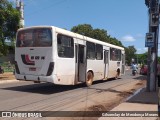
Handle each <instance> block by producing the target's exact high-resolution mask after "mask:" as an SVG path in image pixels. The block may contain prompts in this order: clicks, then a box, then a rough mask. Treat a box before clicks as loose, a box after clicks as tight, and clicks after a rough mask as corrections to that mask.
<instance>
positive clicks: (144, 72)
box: [140, 65, 148, 75]
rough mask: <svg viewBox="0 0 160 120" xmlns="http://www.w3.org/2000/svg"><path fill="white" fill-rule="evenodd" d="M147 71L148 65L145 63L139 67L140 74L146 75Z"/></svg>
mask: <svg viewBox="0 0 160 120" xmlns="http://www.w3.org/2000/svg"><path fill="white" fill-rule="evenodd" d="M147 72H148V66H147V65H143V66H142V67H141V69H140V74H141V75H147Z"/></svg>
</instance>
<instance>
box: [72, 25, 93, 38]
mask: <svg viewBox="0 0 160 120" xmlns="http://www.w3.org/2000/svg"><path fill="white" fill-rule="evenodd" d="M71 31H72V32H75V33H78V34H81V35H84V36H88V37H91V36H92V31H93V28H92V26H91V25H89V24H83V25H78V26H74V27H73V28H72V29H71Z"/></svg>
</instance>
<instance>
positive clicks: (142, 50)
mask: <svg viewBox="0 0 160 120" xmlns="http://www.w3.org/2000/svg"><path fill="white" fill-rule="evenodd" d="M147 51H148V48H146V47H145V48H137V53H138V54H143V53H145V52H147Z"/></svg>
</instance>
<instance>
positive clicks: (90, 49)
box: [87, 42, 96, 59]
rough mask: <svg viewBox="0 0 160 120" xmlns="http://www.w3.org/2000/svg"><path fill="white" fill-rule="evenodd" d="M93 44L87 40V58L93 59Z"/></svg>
mask: <svg viewBox="0 0 160 120" xmlns="http://www.w3.org/2000/svg"><path fill="white" fill-rule="evenodd" d="M95 58H96V57H95V44H94V43H91V42H87V59H95Z"/></svg>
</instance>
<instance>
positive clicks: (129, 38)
mask: <svg viewBox="0 0 160 120" xmlns="http://www.w3.org/2000/svg"><path fill="white" fill-rule="evenodd" d="M121 40H122V41H125V42H134V41H135V40H136V39H135V38H134V37H133V36H131V35H126V36H124V37H122V38H121Z"/></svg>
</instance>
